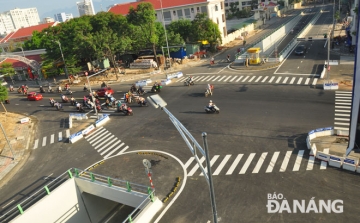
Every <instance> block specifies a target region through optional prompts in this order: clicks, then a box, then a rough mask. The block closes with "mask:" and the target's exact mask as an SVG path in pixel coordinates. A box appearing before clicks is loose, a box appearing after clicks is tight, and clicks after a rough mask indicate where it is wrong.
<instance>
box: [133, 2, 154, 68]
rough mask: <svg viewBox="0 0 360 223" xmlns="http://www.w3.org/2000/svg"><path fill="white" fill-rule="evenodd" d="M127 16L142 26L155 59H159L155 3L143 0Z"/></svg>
mask: <svg viewBox="0 0 360 223" xmlns="http://www.w3.org/2000/svg"><path fill="white" fill-rule="evenodd" d="M126 18H127V21H128V22H129V23H131V24H133V25H136V26H138V27H139V28H140V30H141V33H142V36H144V38H145V40H146V42H147V43H148V44H151V45H152V48H153V51H154V55H155V59H156V60H157V56H156V43H157V41H158V36H157V35H156V25H155V21H156V17H155V10H154V7H153V5H152V4H151V3H148V2H142V3H140V4H138V5H137V7H136V9H135V8H133V7H132V8H130V10H129V14H128V15H127V16H126ZM157 62H158V61H157Z"/></svg>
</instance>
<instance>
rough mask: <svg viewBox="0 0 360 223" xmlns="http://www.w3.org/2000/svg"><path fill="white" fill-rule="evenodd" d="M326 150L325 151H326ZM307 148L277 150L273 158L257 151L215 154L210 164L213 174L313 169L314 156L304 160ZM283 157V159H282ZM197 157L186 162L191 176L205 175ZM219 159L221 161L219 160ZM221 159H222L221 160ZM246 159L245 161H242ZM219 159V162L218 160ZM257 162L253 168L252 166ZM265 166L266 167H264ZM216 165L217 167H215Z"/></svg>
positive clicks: (201, 159) (322, 163)
mask: <svg viewBox="0 0 360 223" xmlns="http://www.w3.org/2000/svg"><path fill="white" fill-rule="evenodd" d="M324 152H325V151H324ZM304 153H305V150H299V151H298V152H297V154H294V152H293V151H286V152H285V154H281V152H280V151H276V152H274V153H273V154H272V156H271V158H270V155H269V153H268V152H263V153H261V154H260V155H257V154H256V153H250V154H249V155H248V156H247V157H246V156H245V154H237V155H231V154H228V155H225V156H224V158H222V159H220V155H214V156H213V157H212V158H211V160H210V166H211V167H212V170H214V171H213V174H212V175H213V176H216V175H221V174H224V175H232V174H241V175H244V174H247V173H252V174H257V173H263V172H265V173H272V172H275V171H278V172H286V171H292V172H298V171H300V169H301V167H302V166H303V168H302V169H304V170H305V166H306V171H309V170H313V169H314V164H315V158H314V157H313V156H309V157H308V159H307V160H305V161H303V160H304ZM279 158H280V159H282V161H281V160H280V159H279ZM194 160H195V158H194V157H191V158H190V159H188V160H187V162H186V163H185V168H186V170H187V173H188V174H187V175H188V176H189V177H191V176H195V175H197V174H199V175H200V176H202V175H203V173H202V172H201V170H200V169H199V168H200V167H199V165H198V164H197V163H196V162H194ZM218 160H219V161H218ZM220 160H221V161H220ZM242 160H244V162H241V161H242ZM199 161H200V163H201V164H202V165H203V166H205V165H206V162H204V161H205V157H204V156H203V157H201V158H200V159H199ZM217 161H218V162H217ZM253 163H254V164H255V166H254V167H253V169H251V168H250V166H253V165H252V164H253ZM263 166H264V168H262V167H263ZM319 166H320V167H319V169H320V170H325V169H326V167H327V162H321V165H319ZM214 167H215V168H214Z"/></svg>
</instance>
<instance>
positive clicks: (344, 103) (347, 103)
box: [335, 102, 351, 106]
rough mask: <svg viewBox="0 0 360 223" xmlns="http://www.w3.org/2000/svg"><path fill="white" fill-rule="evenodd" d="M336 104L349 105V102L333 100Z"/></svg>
mask: <svg viewBox="0 0 360 223" xmlns="http://www.w3.org/2000/svg"><path fill="white" fill-rule="evenodd" d="M335 104H336V105H349V106H350V105H351V103H349V102H335Z"/></svg>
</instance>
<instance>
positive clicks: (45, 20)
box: [42, 17, 55, 23]
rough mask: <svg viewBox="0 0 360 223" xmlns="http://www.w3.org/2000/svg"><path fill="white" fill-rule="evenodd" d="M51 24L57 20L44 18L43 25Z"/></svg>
mask: <svg viewBox="0 0 360 223" xmlns="http://www.w3.org/2000/svg"><path fill="white" fill-rule="evenodd" d="M51 22H55V20H54V19H53V18H51V17H45V18H43V21H42V23H51Z"/></svg>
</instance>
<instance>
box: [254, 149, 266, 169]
mask: <svg viewBox="0 0 360 223" xmlns="http://www.w3.org/2000/svg"><path fill="white" fill-rule="evenodd" d="M267 154H268V153H267V152H264V153H262V154H261V156H260V158H259V160H258V162H257V164H256V166H255V168H254V169H253V171H252V173H259V170H260V168H261V166H262V165H263V163H264V161H265V158H266V156H267Z"/></svg>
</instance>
